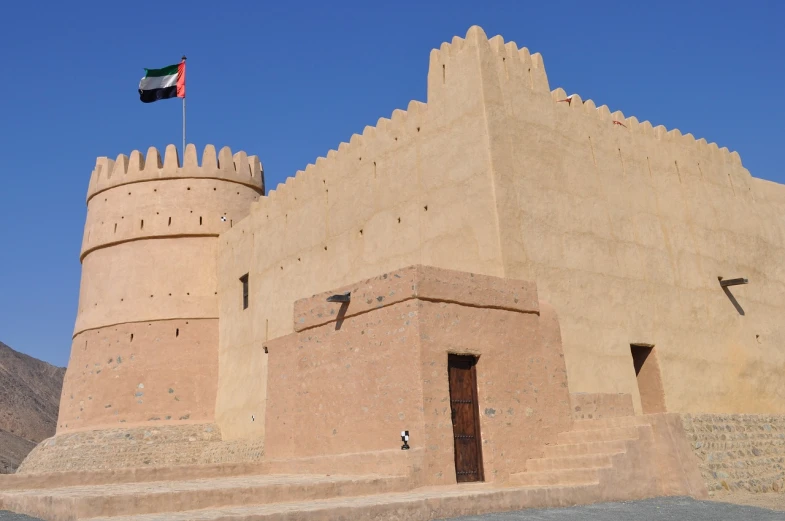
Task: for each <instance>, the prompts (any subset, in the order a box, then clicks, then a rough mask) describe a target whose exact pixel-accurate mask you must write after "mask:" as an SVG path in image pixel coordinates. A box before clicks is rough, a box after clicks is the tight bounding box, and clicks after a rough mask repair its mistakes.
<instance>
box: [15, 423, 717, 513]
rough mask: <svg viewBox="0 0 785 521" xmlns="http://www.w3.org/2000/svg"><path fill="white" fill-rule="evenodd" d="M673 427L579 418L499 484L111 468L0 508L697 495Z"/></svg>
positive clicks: (373, 505)
mask: <svg viewBox="0 0 785 521" xmlns="http://www.w3.org/2000/svg"><path fill="white" fill-rule="evenodd" d="M679 421H680V420H678V417H676V416H675V415H667V414H658V415H648V416H627V417H616V418H607V419H601V420H577V421H576V422H575V423H574V425H573V428H572V429H571V430H570V431H568V432H563V433H561V434H559V435H558V436H557V440H556V443H555V444H552V445H547V446H546V447H545V448H544V454H543V457H542V458H537V459H530V460H528V461H527V462H526V470H525V471H524V472H520V473H515V474H512V475H511V476H510V479H509V481H508V482H505V483H464V484H458V485H450V486H439V487H423V488H416V489H412V488H411V487H412V485H413V482H412V477H411V476H409V475H405V476H390V475H357V476H348V475H324V474H321V475H319V474H270V473H263V472H262V469H261V467H259V466H256V467H254V466H243V465H232V466H193V467H179V468H170V469H163V470H162V471H161V472H152V471H151V470H148V471H145V472H134V473H132V472H130V471H122V470H121V471H119V472H118V471H115V475H113V476H107V475H104V474H101V473H99V474H98V475H96V476H94V478H95V479H93V480H91V481H81V482H82V483H85V482H86V483H92V484H91V485H86V484H85V485H77V483H78V482H80V481H77V478H79V479H84V478H87V477H89V476H75V477H74V478H73V479H71V478H68V474H63V476H62V477H55V479H54V480H51V479H50V481H49V483H50V485H49V486H48V487H47V488H42V485H43V483H39V482H38V481H35V480H33V479H32V478H33V477H34V475H30V476H28V477H27V478H25V479H27V480H28V481H23V482H22V483H20V485H22V486H17V487H15V488H14V489H9V488H6V489H5V490H0V510H3V509H7V510H12V511H15V512H19V513H24V514H29V515H33V516H36V517H40V518H42V519H45V520H47V521H76V520H88V519H89V520H92V521H261V520H265V521H291V520H298V521H326V520H332V519H352V520H362V519H368V520H374V521H383V520H396V521H397V520H401V521H415V520H417V521H420V520H422V521H424V520H430V519H443V518H449V517H459V516H467V515H479V514H485V513H492V512H504V511H511V510H520V509H525V508H542V507H555V506H570V505H577V504H587V503H595V502H599V501H618V500H631V499H641V498H646V497H654V496H662V495H692V496H693V497H699V498H700V497H705V495H706V491H705V485H704V484H703V482H702V480H701V479H700V473H699V472H698V470H697V466H696V465H693V467H694V468H692V467H690V465H692V463H690V462H689V461H688V460H687V459H686V458H688V457H693V456H692V452H691V450H690V447H689V446H688V444H687V443H686V438H684V433H683V431H678V428H680V425H681V423H679ZM679 432H681V434H679ZM679 436H681V438H684V439H682V440H681V441H679ZM104 472H105V473H106V472H108V471H104ZM52 476H54V475H50V478H51V477H52ZM19 477H20V478H21V477H24V476H19ZM99 479H100V480H104V481H103V483H106V482H112V484H101V483H102V481H99ZM696 480H697V481H696ZM53 482H54V483H57V484H58V485H57V488H52V487H51V483H53ZM696 483H698V485H696ZM0 484H2V481H0ZM6 484H10V483H6ZM66 485H67V486H66ZM36 487H37V488H36ZM0 488H2V487H0Z"/></svg>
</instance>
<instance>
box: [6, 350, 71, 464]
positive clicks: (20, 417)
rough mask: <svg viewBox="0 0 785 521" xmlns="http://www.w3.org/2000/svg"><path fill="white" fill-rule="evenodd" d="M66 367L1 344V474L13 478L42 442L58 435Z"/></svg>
mask: <svg viewBox="0 0 785 521" xmlns="http://www.w3.org/2000/svg"><path fill="white" fill-rule="evenodd" d="M64 377H65V368H64V367H55V366H53V365H50V364H47V363H46V362H43V361H41V360H38V359H35V358H33V357H31V356H27V355H25V354H22V353H19V352H17V351H14V350H13V349H11V348H10V347H8V346H7V345H5V344H4V343H2V342H0V474H9V473H12V472H15V471H16V468H17V467H18V466H19V464H20V463H21V462H22V460H23V459H24V458H25V456H27V454H28V453H29V452H30V451H31V450H33V447H35V446H36V445H37V444H38V443H39V442H41V441H43V440H45V439H46V438H49V437H51V436H53V435H54V433H55V428H56V426H57V413H58V410H59V408H60V392H61V391H62V389H63V378H64Z"/></svg>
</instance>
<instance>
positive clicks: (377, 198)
mask: <svg viewBox="0 0 785 521" xmlns="http://www.w3.org/2000/svg"><path fill="white" fill-rule="evenodd" d="M529 59H530V61H531V58H529ZM540 65H541V63H540V62H539V61H538V60H537V59H536V57H535V60H534V62H533V66H532V71H533V72H532V74H533V77H535V78H536V79H537V81H542V78H543V77H544V76H543V74H544V73H543V72H542V69H541V68H538V67H540ZM477 67H478V62H477V55H476V54H472V53H468V52H467V53H460V54H457V55H456V56H455V57H454V59H453V61H452V63H451V64H450V67H449V68H445V69H443V68H441V67H439V70H438V77H439V81H442V80H443V81H444V82H445V84H447V85H449V86H450V91H449V93H445V94H444V95H439V96H431V95H430V94H429V102H428V104H427V105H425V104H423V103H419V102H416V101H413V102H411V103H410V104H409V107H408V111H403V110H396V111H395V112H393V114H392V117H391V119H387V118H381V119H379V121H378V122H377V125H376V126H375V127H366V128H365V130H364V131H363V133H362V135H354V136H352V138H351V140H350V141H349V143H341V145H340V146H339V147H338V150H337V151H334V150H331V151H330V152H328V153H327V156H326V157H323V158H319V159H317V160H316V162H315V164H313V165H308V167H307V168H306V169H305V170H304V171H302V172H298V173H297V174H296V175H295V176H294V177H290V178H289V179H287V181H286V183H285V184H282V185H278V187H277V189H276V190H273V191H271V192H269V194H268V195H267V196H266V197H262V198H260V199H259V201H258V203H256V204H254V205H253V208H252V211H251V215H250V216H249V217H248V218H247V219H244V220H243V221H242V222H241V223H239V224H238V225H236V226H235V227H234V228H233V229H231V230H229V231H227V232H226V233H224V234H223V235H222V236H221V247H220V250H219V257H218V258H219V261H218V263H219V266H218V270H219V271H218V273H219V298H220V301H219V307H220V316H221V324H220V345H221V348H220V351H219V356H220V375H219V393H218V398H217V405H216V417H217V418H218V422H219V423H220V425H221V428H222V429H223V432H224V434H225V435H226V436H230V437H231V436H263V435H264V427H263V425H260V424H259V423H258V422H252V421H251V416H252V415H255V416H256V417H259V415H261V414H262V413H263V411H264V385H263V384H264V378H265V373H266V369H265V365H264V364H265V362H264V360H265V359H264V357H262V356H260V355H259V353H260V351H261V344H262V343H263V342H264V341H266V340H268V339H273V338H276V337H279V336H282V335H286V334H288V333H291V332H292V324H291V316H292V312H293V305H294V302H295V301H296V300H298V299H301V298H305V297H310V296H311V295H313V294H315V293H318V292H322V291H327V290H329V289H330V288H335V287H341V286H343V285H346V284H350V283H351V282H352V281H355V280H358V279H362V278H367V277H372V276H375V275H377V274H379V273H384V272H387V271H390V270H393V269H397V268H401V267H404V266H409V265H412V264H427V265H432V266H437V267H444V268H450V269H456V270H464V271H470V272H473V273H480V274H487V275H502V274H503V269H502V263H501V256H500V251H499V241H498V223H497V219H496V210H495V203H494V193H493V187H492V184H491V182H490V179H491V169H492V165H491V162H490V157H489V154H488V148H487V140H488V138H487V135H486V132H485V129H486V125H485V124H484V118H485V108H484V105H483V103H482V99H481V98H480V97H478V96H477V95H476V92H478V88H479V87H478V81H479V76H478V75H477V74H475V73H474V72H473V71H475V70H476V69H477ZM435 73H436V71H432V74H435ZM245 273H249V274H250V277H249V283H250V302H251V303H250V307H249V309H248V310H245V311H244V310H243V309H242V306H241V301H242V297H241V293H240V291H241V289H240V283H239V282H238V279H239V277H240V276H242V275H243V274H245ZM247 388H254V389H255V390H256V392H255V393H254V394H253V396H252V397H251V396H249V395H248V394H246V393H243V392H242V390H243V389H247Z"/></svg>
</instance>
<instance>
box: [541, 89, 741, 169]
mask: <svg viewBox="0 0 785 521" xmlns="http://www.w3.org/2000/svg"><path fill="white" fill-rule="evenodd" d="M551 96H552V98H553V101H554V103H558V104H559V105H564V106H566V107H569V108H570V109H572V110H575V111H579V112H581V113H583V114H586V115H588V116H589V117H593V118H597V119H598V120H604V121H606V122H607V124H608V125H612V126H614V127H616V128H618V129H620V130H626V131H629V132H632V133H633V134H638V135H642V136H649V137H652V138H656V139H658V140H660V141H665V142H671V143H679V144H682V145H684V146H687V147H694V148H696V149H697V151H698V152H699V153H701V154H705V155H708V156H710V157H712V158H714V159H717V160H718V161H721V162H725V163H730V164H736V165H741V164H742V163H741V156H740V155H739V153H738V152H736V151H733V152H731V151H730V150H728V149H727V148H726V147H722V148H720V147H719V146H718V145H717V143H709V142H707V141H706V140H705V139H703V138H700V139H696V138H695V137H694V136H693V135H692V134H689V133H688V134H682V133H681V131H680V130H679V129H672V130H668V129H667V128H665V127H664V126H662V125H657V126H653V125H652V124H651V123H650V122H649V121H638V118H636V117H635V116H630V117H626V116H625V115H624V113H622V112H621V111H620V110H617V111H615V112H611V110H610V109H609V108H608V106H607V105H600V106H599V107H598V106H597V105H596V104H595V103H594V101H592V100H590V99H588V100H584V99H582V98H581V97H580V96H579V95H578V94H571V95H569V96H568V95H567V93H566V91H565V90H564V89H562V88H561V87H559V88H557V89H555V90H553V91H552V92H551Z"/></svg>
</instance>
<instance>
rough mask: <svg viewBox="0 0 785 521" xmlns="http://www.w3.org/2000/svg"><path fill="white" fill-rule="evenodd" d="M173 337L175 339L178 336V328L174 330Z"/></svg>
mask: <svg viewBox="0 0 785 521" xmlns="http://www.w3.org/2000/svg"><path fill="white" fill-rule="evenodd" d="M174 336H175V338H177V337H178V336H180V328H179V327H178V328H177V329H175V330H174Z"/></svg>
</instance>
